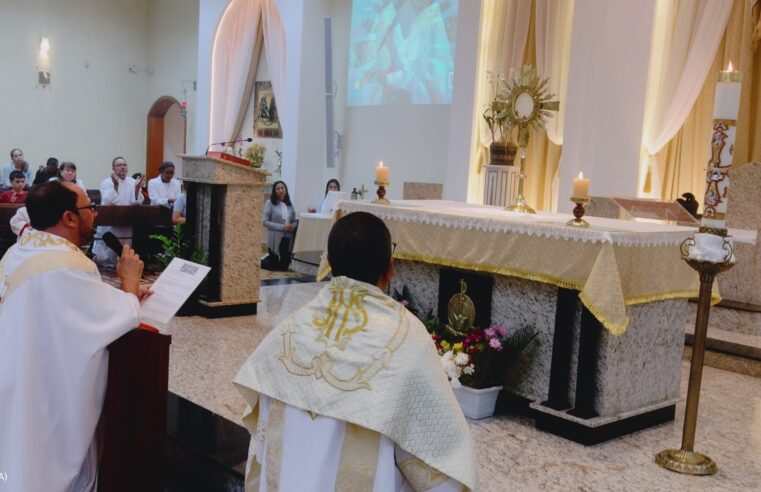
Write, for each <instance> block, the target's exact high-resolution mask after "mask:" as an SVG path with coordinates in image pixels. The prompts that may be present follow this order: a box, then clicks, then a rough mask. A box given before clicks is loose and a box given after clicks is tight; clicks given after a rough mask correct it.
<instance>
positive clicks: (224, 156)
mask: <svg viewBox="0 0 761 492" xmlns="http://www.w3.org/2000/svg"><path fill="white" fill-rule="evenodd" d="M208 155H209V156H210V157H216V158H217V159H222V160H223V161H227V162H232V163H234V164H240V165H241V166H246V167H251V162H249V160H248V159H244V158H242V157H238V156H237V155H233V154H228V153H227V152H214V151H210V152H209V154H208Z"/></svg>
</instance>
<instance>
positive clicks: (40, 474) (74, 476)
mask: <svg viewBox="0 0 761 492" xmlns="http://www.w3.org/2000/svg"><path fill="white" fill-rule="evenodd" d="M26 206H27V208H28V210H29V215H30V218H31V222H32V225H33V227H34V229H29V230H28V231H26V232H24V234H23V235H22V236H21V237H19V240H18V242H17V243H16V244H15V245H14V246H12V247H11V248H10V249H9V250H8V252H7V253H6V254H5V256H3V258H2V260H0V433H1V434H2V437H0V471H2V472H4V473H5V474H7V475H6V476H7V480H6V481H5V482H0V483H2V485H0V489H1V490H3V491H5V490H8V491H10V492H26V491H38V490H39V491H42V490H45V491H47V490H50V491H64V490H66V491H77V492H80V491H91V490H95V483H96V474H97V469H98V448H97V443H98V439H97V434H96V427H97V424H98V421H99V419H100V414H101V410H102V407H103V401H104V399H105V393H106V379H107V372H108V350H107V346H108V345H109V344H110V343H111V342H113V341H115V340H116V339H118V338H119V337H121V336H122V335H124V334H125V333H127V332H128V331H130V330H131V329H133V328H136V327H137V326H138V324H139V322H140V318H139V312H140V303H139V300H138V299H139V298H140V297H142V296H143V295H145V293H146V292H147V289H146V288H145V287H141V286H140V277H141V275H142V271H143V262H142V261H140V258H139V257H138V256H137V255H135V253H134V252H133V251H132V250H131V249H130V248H129V247H128V246H127V247H125V248H124V252H123V253H122V256H121V258H120V259H119V267H118V268H117V270H116V273H117V275H118V276H119V278H120V280H121V289H117V288H114V287H111V286H110V285H108V284H106V283H104V282H102V281H101V278H100V274H99V273H98V269H97V267H96V266H95V264H94V263H93V262H92V261H90V260H89V259H88V258H87V257H86V256H85V255H84V254H83V253H82V251H81V249H80V247H81V246H82V245H83V244H87V243H88V242H89V241H90V240H91V239H92V235H93V222H94V220H95V217H96V215H97V213H96V212H95V208H94V205H93V204H92V203H91V202H90V199H89V198H88V196H87V194H86V193H85V192H84V190H82V189H81V188H79V187H77V186H76V185H75V184H73V183H61V182H57V181H53V182H48V183H44V184H40V185H37V186H35V187H34V188H32V190H31V191H30V192H29V196H28V197H27V202H26ZM43 299H44V306H43V305H41V304H40V302H41V300H43Z"/></svg>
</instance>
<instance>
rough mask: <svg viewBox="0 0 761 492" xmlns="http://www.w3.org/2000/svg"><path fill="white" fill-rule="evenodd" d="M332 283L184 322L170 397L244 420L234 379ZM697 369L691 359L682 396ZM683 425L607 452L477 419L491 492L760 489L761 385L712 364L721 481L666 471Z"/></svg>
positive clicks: (178, 328) (703, 436)
mask: <svg viewBox="0 0 761 492" xmlns="http://www.w3.org/2000/svg"><path fill="white" fill-rule="evenodd" d="M321 285H322V284H317V283H301V284H292V285H270V286H262V288H261V296H262V302H261V303H260V304H259V309H258V310H259V314H258V315H256V316H249V317H240V318H227V319H223V320H219V319H215V320H211V319H204V318H198V317H186V318H174V319H173V320H172V321H171V323H170V325H169V326H168V327H167V328H166V329H165V330H164V331H165V332H166V333H169V334H171V335H172V348H171V357H170V370H169V389H170V391H172V392H174V393H176V394H178V395H180V396H182V397H185V398H187V399H188V400H190V401H192V402H195V403H197V404H199V405H202V406H204V407H205V408H208V409H210V410H212V411H213V412H215V413H218V414H220V415H221V416H223V417H225V418H227V419H230V420H232V421H234V422H237V423H240V416H241V414H242V413H243V410H244V406H245V405H244V402H243V400H242V398H241V397H240V396H239V395H238V393H237V391H236V390H235V389H234V388H233V386H232V383H231V381H232V379H233V376H234V375H235V373H236V372H237V370H238V368H239V367H240V366H241V364H242V363H243V362H244V361H245V360H246V358H247V357H248V355H249V354H250V353H251V352H252V351H253V349H254V348H255V347H256V346H257V344H258V343H259V342H260V341H261V339H262V338H263V337H264V336H265V335H266V334H267V332H268V331H269V330H270V329H271V327H272V326H273V325H274V324H276V323H277V322H279V321H280V320H282V319H284V318H285V317H286V316H287V315H288V314H290V313H292V312H293V311H295V310H296V309H297V308H299V307H300V306H301V305H302V304H303V303H304V302H305V301H307V300H309V299H310V298H311V297H313V296H314V294H315V293H316V292H317V291H318V290H319V288H320V287H321ZM687 372H688V363H687V362H684V363H683V372H682V396H683V397H684V395H685V394H686V389H687ZM683 415H684V402H683V401H682V402H681V403H680V404H679V405H678V406H677V419H676V420H675V421H674V422H672V423H668V424H663V425H660V426H658V427H655V428H651V429H648V430H645V431H641V432H638V433H635V434H632V435H629V436H625V437H623V438H619V439H617V440H613V441H609V442H607V443H603V444H600V445H597V446H591V447H586V446H582V445H580V444H576V443H574V442H571V441H567V440H564V439H561V438H559V437H556V436H553V435H551V434H547V433H544V432H540V431H538V430H536V429H535V428H534V426H533V421H532V420H531V419H528V418H525V417H519V416H513V415H507V416H499V417H494V418H490V419H485V420H482V421H470V428H471V432H472V433H473V436H474V438H475V442H476V443H477V453H478V463H479V468H480V470H479V473H480V482H481V489H482V490H484V491H495V492H496V491H506V490H543V491H555V490H557V491H672V490H673V491H677V490H678V491H682V490H685V491H686V490H689V491H759V490H761V379H759V378H754V377H750V376H745V375H741V374H736V373H733V372H727V371H723V370H720V369H714V368H712V367H706V368H705V371H704V375H703V391H702V393H701V402H700V418H699V420H698V430H697V446H696V447H697V450H698V451H701V452H704V453H707V454H708V455H709V456H711V457H712V458H713V459H714V460H715V461H716V462H717V464H718V466H719V472H718V474H716V475H714V476H712V477H689V476H683V475H678V474H675V473H672V472H668V471H666V470H663V469H661V468H660V467H658V466H657V465H656V464H655V463H654V461H653V457H654V455H655V453H656V452H658V451H660V450H662V449H664V448H670V447H678V446H679V444H680V442H681V432H682V423H683Z"/></svg>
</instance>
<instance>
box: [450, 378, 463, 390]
mask: <svg viewBox="0 0 761 492" xmlns="http://www.w3.org/2000/svg"><path fill="white" fill-rule="evenodd" d="M449 383H450V384H451V385H452V388H454V389H457V388H459V387H461V386H462V385H461V384H460V380H459V379H457V378H452V379H450V380H449Z"/></svg>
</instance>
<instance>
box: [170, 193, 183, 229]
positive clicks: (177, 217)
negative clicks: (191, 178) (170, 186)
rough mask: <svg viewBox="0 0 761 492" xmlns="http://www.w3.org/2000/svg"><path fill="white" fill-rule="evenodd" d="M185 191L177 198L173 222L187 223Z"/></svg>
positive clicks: (173, 211)
mask: <svg viewBox="0 0 761 492" xmlns="http://www.w3.org/2000/svg"><path fill="white" fill-rule="evenodd" d="M185 208H186V205H185V193H180V196H178V197H177V200H175V201H174V209H173V210H172V224H184V223H185Z"/></svg>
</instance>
